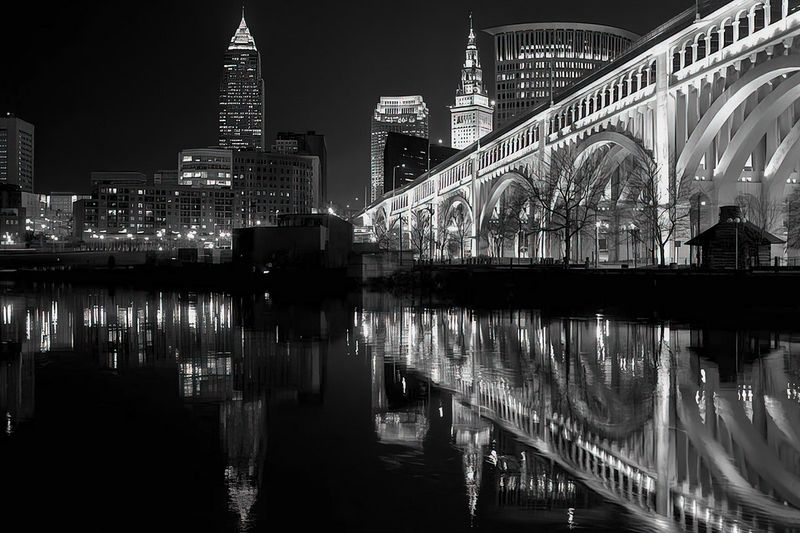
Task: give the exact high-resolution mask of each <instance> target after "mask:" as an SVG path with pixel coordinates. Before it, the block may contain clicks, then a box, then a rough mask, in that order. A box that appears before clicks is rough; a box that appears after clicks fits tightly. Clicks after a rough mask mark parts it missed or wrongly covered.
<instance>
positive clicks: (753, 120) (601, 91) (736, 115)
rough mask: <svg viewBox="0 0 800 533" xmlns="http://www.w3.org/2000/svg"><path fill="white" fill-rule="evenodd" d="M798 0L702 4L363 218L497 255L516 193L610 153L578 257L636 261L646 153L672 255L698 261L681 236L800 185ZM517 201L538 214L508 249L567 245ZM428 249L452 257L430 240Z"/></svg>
mask: <svg viewBox="0 0 800 533" xmlns="http://www.w3.org/2000/svg"><path fill="white" fill-rule="evenodd" d="M798 9H800V0H734V1H731V2H728V3H727V4H724V5H723V6H722V7H720V8H719V9H716V10H715V11H713V12H710V13H703V14H697V13H696V12H695V9H694V8H692V9H690V10H688V11H686V12H684V13H682V14H680V15H678V16H677V17H675V18H674V19H672V20H670V21H669V22H667V23H665V24H664V25H662V26H661V27H659V28H657V29H656V30H654V31H653V32H651V33H650V34H648V35H645V36H644V37H642V38H641V39H640V40H639V41H637V42H635V43H634V44H633V45H632V48H631V49H630V50H629V51H628V52H627V53H626V54H624V55H623V56H621V57H620V58H618V59H617V60H616V61H614V62H613V63H611V64H609V65H607V66H606V67H604V68H602V69H600V70H598V71H597V72H595V73H594V74H592V75H591V76H589V77H587V78H585V79H584V80H582V81H581V82H579V83H578V84H577V85H575V86H574V87H573V88H571V89H569V90H568V91H567V92H565V93H563V94H561V95H560V96H558V97H557V98H556V99H555V101H554V102H553V103H552V104H548V105H544V106H540V107H539V108H536V109H533V110H531V111H530V112H529V113H528V114H527V115H525V116H522V117H520V119H519V120H517V121H516V122H514V123H511V124H508V125H507V126H505V127H503V128H502V129H500V130H497V131H495V132H493V133H492V134H490V135H488V136H486V137H484V138H483V139H481V140H480V141H479V142H478V143H476V144H473V145H471V146H469V147H467V148H466V149H464V150H463V151H461V152H460V153H458V154H457V155H455V156H453V157H452V158H451V159H449V160H448V161H445V162H444V163H442V164H441V165H439V166H437V167H435V168H433V169H432V170H431V171H430V172H428V173H426V174H423V175H422V176H420V177H419V178H418V179H417V180H415V181H414V182H412V183H410V184H408V185H407V186H405V187H403V188H400V189H399V190H396V191H394V192H393V193H387V194H386V195H384V197H383V198H382V199H380V200H378V201H376V202H374V203H373V204H372V205H370V206H368V207H367V208H366V209H365V211H364V212H363V214H362V217H361V221H362V224H363V225H364V226H365V227H368V228H369V229H370V230H371V231H372V233H373V238H374V239H376V240H380V239H381V237H382V236H383V235H385V234H387V233H393V232H394V233H396V234H397V236H398V237H401V238H402V241H401V242H402V243H403V244H402V246H403V248H406V249H408V248H410V247H411V246H410V245H409V243H410V242H411V239H412V235H411V233H412V231H413V230H412V229H411V228H413V227H414V224H415V222H414V221H415V220H417V218H418V217H419V216H422V214H424V213H427V215H425V216H428V217H429V218H428V220H429V221H430V222H429V225H430V227H431V228H432V230H431V233H432V235H433V237H432V238H431V242H433V241H434V240H439V241H442V240H444V239H443V238H442V237H444V236H446V235H447V234H448V233H453V232H454V231H459V232H462V233H464V234H465V235H462V238H461V240H462V242H465V244H464V245H463V246H462V247H461V248H462V253H463V248H466V249H468V250H469V251H470V253H471V254H472V255H478V254H485V253H489V250H490V249H492V247H491V246H490V242H489V237H487V236H486V235H487V231H488V228H489V225H490V221H491V220H492V218H493V216H495V213H497V212H498V211H497V210H498V208H499V206H501V205H503V202H505V201H506V199H507V197H508V195H509V193H511V192H513V191H514V190H515V189H519V188H522V189H524V188H525V187H530V184H531V183H532V181H535V180H540V179H542V178H541V176H542V175H543V174H542V171H541V169H542V168H547V167H548V164H549V162H551V161H553V160H554V156H555V158H556V159H557V157H558V154H563V153H569V154H572V157H574V163H575V165H576V166H577V167H580V166H581V165H584V164H586V162H588V161H591V160H593V159H601V160H602V166H598V168H599V169H602V170H601V171H597V172H595V173H593V177H592V180H593V183H592V188H593V190H594V191H595V192H596V193H597V197H599V201H598V202H597V203H596V205H593V207H592V209H593V211H594V213H593V215H592V217H593V218H592V223H591V224H587V228H591V229H589V230H587V231H583V232H578V233H576V235H575V236H574V237H573V239H572V240H570V242H571V244H572V246H571V249H572V250H573V253H571V255H572V259H579V260H583V258H584V257H589V256H591V255H592V252H593V251H594V250H595V248H596V242H595V241H598V242H600V241H601V240H602V243H603V246H604V247H606V250H607V254H608V255H607V258H608V259H609V260H627V259H628V258H629V256H630V255H631V254H635V253H636V252H635V251H632V250H631V247H630V246H627V247H626V242H625V239H626V237H625V232H624V231H623V230H624V228H633V226H632V224H633V221H634V220H635V213H634V212H633V211H634V209H635V208H636V207H635V206H636V197H637V195H639V194H640V193H641V191H640V190H638V189H637V190H634V189H635V188H634V187H631V186H630V183H628V182H629V181H630V180H629V177H630V175H631V172H630V168H631V164H632V163H631V162H632V161H634V160H648V161H651V162H653V164H654V165H655V173H656V174H657V176H656V180H657V188H658V191H660V193H661V194H660V196H659V198H660V199H661V200H660V202H661V204H662V205H672V207H670V208H669V212H670V213H671V215H669V216H674V218H675V219H680V220H682V222H681V223H676V224H675V226H676V229H675V231H674V232H671V234H669V235H668V237H667V241H668V242H667V246H666V250H665V255H666V258H667V259H668V260H671V261H677V262H679V263H683V262H684V261H687V260H690V259H691V257H690V253H691V252H690V251H689V250H688V249H687V247H685V246H684V247H682V246H680V245H679V244H678V243H679V242H683V241H686V240H688V239H689V238H690V237H692V236H693V235H695V234H697V233H698V232H699V231H702V230H705V229H707V228H708V227H710V226H711V225H713V224H714V223H716V221H717V220H716V219H717V213H718V207H719V206H722V205H732V204H734V203H737V202H741V201H742V199H743V198H747V199H749V201H753V200H757V202H756V203H757V204H758V205H760V206H762V208H761V209H762V210H764V209H765V208H764V207H763V206H764V205H768V204H769V205H783V203H784V202H785V199H786V198H787V197H789V195H790V194H791V193H792V192H793V191H794V190H795V188H796V187H797V183H798V179H800V174H798V164H799V163H800V101H798V99H799V98H800V42H798V39H797V37H798V36H800V11H798ZM526 58H527V57H526ZM550 166H551V167H552V165H550ZM670 202H672V204H671V203H670ZM520 209H528V210H530V211H531V217H532V218H536V217H537V216H541V218H540V219H539V222H538V224H534V225H533V227H534V230H533V231H531V232H528V233H527V234H526V233H525V232H519V234H518V235H517V236H516V237H514V238H513V239H509V240H508V241H507V243H506V244H505V245H503V246H504V247H501V248H500V251H499V253H500V254H502V255H512V256H523V257H524V256H539V257H545V256H552V257H561V256H562V255H563V254H564V248H565V245H564V243H562V242H561V239H560V238H558V237H556V236H553V235H552V233H553V232H547V231H545V229H546V228H547V224H548V221H547V219H546V216H545V215H537V214H536V213H535V212H534V211H535V209H533V208H531V207H530V206H528V207H522V208H520ZM754 210H755V208H753V211H754ZM774 211H775V212H776V214H775V216H773V217H770V220H769V221H768V223H767V222H765V224H766V225H768V226H769V227H767V228H766V229H767V230H769V231H772V232H775V233H778V234H780V233H781V228H782V227H783V220H782V217H783V214H782V209H775V210H774ZM678 213H681V214H682V215H680V216H679V215H678ZM753 216H755V215H753V214H751V215H750V216H748V218H750V219H751V220H752V218H753ZM461 224H463V225H464V228H463V229H459V228H460V225H461ZM596 225H597V227H598V231H595V226H596ZM789 231H791V229H790V230H789ZM601 233H603V235H601ZM396 240H397V239H395V241H396ZM420 248H422V247H420ZM421 252H422V253H423V255H425V256H430V255H432V256H441V255H443V254H444V250H443V249H439V248H437V247H435V246H434V245H431V246H430V247H429V250H427V249H422V250H421ZM773 253H781V254H784V253H788V254H789V255H791V254H792V251H791V250H789V251H788V252H787V251H786V250H784V249H782V248H780V249H777V248H776V249H773Z"/></svg>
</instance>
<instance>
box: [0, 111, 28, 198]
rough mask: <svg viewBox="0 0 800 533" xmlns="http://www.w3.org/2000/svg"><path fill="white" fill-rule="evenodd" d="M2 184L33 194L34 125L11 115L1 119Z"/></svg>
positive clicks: (0, 175)
mask: <svg viewBox="0 0 800 533" xmlns="http://www.w3.org/2000/svg"><path fill="white" fill-rule="evenodd" d="M0 183H9V184H12V185H18V186H19V187H20V188H21V189H22V191H23V192H33V124H31V123H29V122H25V121H24V120H22V119H21V118H17V117H15V116H14V115H12V114H11V113H9V114H8V115H7V116H5V117H0Z"/></svg>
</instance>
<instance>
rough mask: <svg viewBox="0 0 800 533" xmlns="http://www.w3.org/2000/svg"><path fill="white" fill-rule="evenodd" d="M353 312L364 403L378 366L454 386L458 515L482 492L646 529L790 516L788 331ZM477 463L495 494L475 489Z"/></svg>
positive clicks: (376, 396)
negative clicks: (602, 514) (460, 489)
mask: <svg viewBox="0 0 800 533" xmlns="http://www.w3.org/2000/svg"><path fill="white" fill-rule="evenodd" d="M356 321H357V324H356V327H357V328H358V330H359V331H360V332H361V334H362V335H363V342H364V344H365V345H367V346H368V347H369V349H370V350H371V354H372V359H373V368H372V370H373V382H372V384H373V409H374V410H375V412H376V413H383V412H385V410H386V408H387V407H386V404H385V397H386V391H387V390H389V389H390V388H391V385H390V384H388V383H387V382H386V379H387V376H388V375H389V374H388V372H386V370H387V369H390V368H395V367H398V368H401V369H402V370H400V371H397V372H396V373H399V374H404V375H412V376H416V379H417V380H430V382H431V384H432V385H433V386H434V387H436V388H437V389H440V390H444V391H449V392H450V393H452V401H453V407H452V411H453V420H452V434H453V439H454V444H455V445H456V446H457V447H458V448H460V449H461V450H462V453H463V468H464V479H465V486H466V489H467V499H468V505H469V509H470V513H472V514H474V513H476V508H477V509H478V510H480V509H484V510H488V509H490V508H491V507H492V506H493V504H492V503H491V502H494V504H495V505H507V504H509V503H514V504H515V505H520V506H523V507H525V508H536V509H539V508H548V509H553V508H555V507H559V506H561V507H563V508H564V509H565V510H568V512H567V513H564V515H563V516H564V517H568V518H567V520H568V521H569V525H570V526H572V525H574V524H575V521H579V520H581V519H584V520H585V519H586V517H587V516H589V515H590V513H589V512H588V511H587V513H582V512H581V511H580V507H581V506H583V507H584V508H588V507H591V502H590V501H589V500H590V499H591V498H596V497H601V498H603V499H605V500H607V501H610V502H613V503H615V504H617V505H619V506H621V507H623V508H624V509H625V510H626V511H627V514H628V515H629V516H630V517H631V520H632V521H633V522H637V521H638V522H640V523H641V524H642V527H645V528H649V529H652V528H654V527H656V528H674V527H675V526H679V527H681V528H684V529H687V530H698V528H699V529H700V530H713V531H748V530H753V531H756V530H762V529H776V528H778V529H780V528H781V527H798V526H800V429H798V428H800V391H798V383H800V355H798V350H799V349H800V343H799V342H798V341H800V338H799V337H798V336H797V335H790V334H787V333H783V334H778V333H775V332H764V331H735V332H734V331H719V330H713V329H704V328H699V329H692V328H675V327H670V326H669V325H668V324H667V323H653V322H635V321H634V322H631V321H623V320H615V319H612V318H610V317H605V316H600V315H598V316H594V317H585V318H562V317H545V316H543V315H542V314H541V313H539V312H535V311H492V312H489V311H486V312H472V311H469V310H466V309H424V308H421V307H415V306H402V305H399V304H396V303H394V302H392V301H383V300H381V297H380V296H374V300H373V301H370V300H367V301H365V304H364V309H363V310H362V311H361V312H360V313H359V315H358V316H357V317H356ZM381 367H383V368H384V373H383V374H381V372H380V368H381ZM406 379H409V378H408V377H407V378H406ZM377 420H380V419H379V418H376V421H377ZM376 431H377V432H378V434H379V437H381V433H382V432H385V431H386V429H385V427H384V425H382V424H377V423H376ZM417 440H419V437H417ZM486 468H491V469H492V472H493V476H494V479H495V480H496V482H495V483H494V486H493V490H494V497H493V499H489V498H488V497H485V496H481V497H479V491H480V489H481V486H483V487H484V492H485V490H486V485H485V483H482V480H481V477H482V476H483V477H485V476H486ZM582 487H584V488H585V489H589V491H590V492H591V494H588V493H587V492H586V490H585V489H584V488H582ZM576 508H578V509H576ZM479 514H480V513H479Z"/></svg>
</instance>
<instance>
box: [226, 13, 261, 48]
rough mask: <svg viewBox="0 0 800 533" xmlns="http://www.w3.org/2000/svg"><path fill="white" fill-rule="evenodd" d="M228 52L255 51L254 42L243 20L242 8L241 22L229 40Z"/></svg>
mask: <svg viewBox="0 0 800 533" xmlns="http://www.w3.org/2000/svg"><path fill="white" fill-rule="evenodd" d="M228 50H256V40H255V39H254V38H253V36H252V35H250V29H249V28H248V27H247V22H245V20H244V8H242V20H241V22H239V27H238V28H237V29H236V33H234V34H233V37H232V38H231V44H230V45H229V46H228Z"/></svg>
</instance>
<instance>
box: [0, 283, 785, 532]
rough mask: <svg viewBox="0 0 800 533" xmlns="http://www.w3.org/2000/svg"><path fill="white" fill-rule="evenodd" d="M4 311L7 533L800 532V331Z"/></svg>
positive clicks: (204, 303) (2, 445) (141, 296)
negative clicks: (65, 532)
mask: <svg viewBox="0 0 800 533" xmlns="http://www.w3.org/2000/svg"><path fill="white" fill-rule="evenodd" d="M0 311H2V323H1V324H0V340H2V341H4V344H3V345H2V350H1V351H0V416H2V436H0V472H2V478H1V479H0V485H1V486H2V493H1V494H0V497H2V500H0V501H2V509H3V512H2V518H0V520H2V522H3V523H4V524H7V525H13V526H14V527H12V528H10V529H9V530H11V531H15V530H20V531H34V530H36V531H38V530H45V529H55V528H58V530H62V529H72V528H79V530H97V529H99V530H104V531H121V530H131V531H132V530H137V531H141V530H145V529H146V530H170V529H172V530H178V531H189V530H193V531H220V532H223V531H267V530H275V529H278V530H283V529H284V528H285V527H286V526H284V524H294V525H295V526H296V527H304V528H306V527H323V528H333V530H341V529H347V530H371V531H374V530H388V531H409V530H415V529H422V530H434V529H438V530H441V531H450V530H458V529H466V528H471V527H477V528H483V529H488V530H500V529H501V528H502V529H503V530H509V529H510V530H528V531H530V530H534V531H567V530H572V529H580V530H586V531H599V530H608V531H618V530H629V531H654V530H674V531H680V530H687V531H762V530H763V531H789V530H792V528H797V527H798V526H800V395H799V394H798V383H800V355H798V353H800V344H798V338H800V337H798V335H797V333H796V332H794V331H791V330H788V331H787V330H786V328H783V329H781V330H776V331H771V330H756V329H752V328H745V327H734V326H729V327H719V326H713V327H710V326H708V325H698V324H688V325H686V324H677V323H675V322H671V321H669V320H636V319H631V318H630V317H613V316H605V315H603V314H599V313H595V314H593V315H590V316H569V317H565V316H550V315H548V314H546V313H543V312H541V311H538V310H535V309H511V310H509V309H505V310H471V309H466V308H459V307H437V306H431V305H422V304H420V303H419V302H414V301H411V300H399V299H397V298H394V297H391V296H389V295H387V294H371V293H365V294H363V295H362V294H359V295H353V296H352V297H351V298H350V299H348V300H342V301H326V302H321V303H289V302H281V301H276V300H275V299H274V298H273V297H271V296H270V295H269V294H264V293H259V294H252V295H247V296H241V295H229V294H222V293H191V292H174V293H173V292H140V291H133V290H115V291H108V290H107V289H100V288H98V289H93V288H76V287H66V286H59V285H47V286H39V287H36V288H35V289H31V288H30V287H28V288H26V289H22V288H15V287H14V286H8V287H6V288H5V289H4V292H3V293H2V295H0ZM3 529H4V530H5V527H4V528H3Z"/></svg>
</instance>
